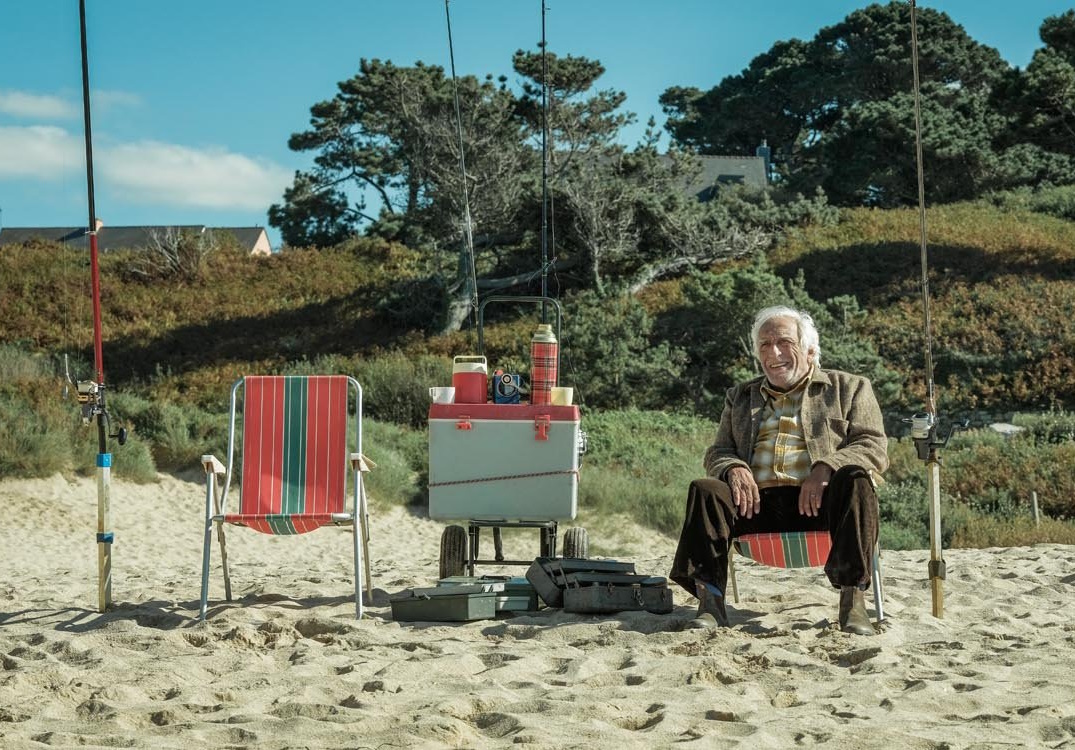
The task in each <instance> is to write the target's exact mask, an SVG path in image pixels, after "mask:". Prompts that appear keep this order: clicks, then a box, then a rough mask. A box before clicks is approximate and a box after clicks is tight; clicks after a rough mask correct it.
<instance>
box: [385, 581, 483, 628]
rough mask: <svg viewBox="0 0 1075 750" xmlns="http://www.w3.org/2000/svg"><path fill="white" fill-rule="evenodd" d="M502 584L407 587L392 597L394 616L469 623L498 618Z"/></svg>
mask: <svg viewBox="0 0 1075 750" xmlns="http://www.w3.org/2000/svg"><path fill="white" fill-rule="evenodd" d="M503 591H504V585H503V583H480V584H478V583H475V584H467V585H458V586H436V587H433V588H418V589H404V590H403V591H401V592H399V593H398V594H393V595H392V596H391V597H390V598H389V603H390V604H391V605H392V619H393V620H397V621H401V622H469V621H471V620H491V619H493V618H494V617H496V605H497V601H496V600H497V596H498V595H501V594H503Z"/></svg>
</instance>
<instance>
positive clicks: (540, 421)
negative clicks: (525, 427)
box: [534, 414, 552, 440]
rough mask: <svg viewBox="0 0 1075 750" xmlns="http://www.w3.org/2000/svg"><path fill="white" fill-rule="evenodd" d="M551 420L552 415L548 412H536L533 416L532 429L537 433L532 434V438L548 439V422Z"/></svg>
mask: <svg viewBox="0 0 1075 750" xmlns="http://www.w3.org/2000/svg"><path fill="white" fill-rule="evenodd" d="M551 421H552V417H550V416H549V415H548V414H538V415H537V416H536V417H534V431H535V432H536V433H537V434H536V435H534V440H548V439H549V423H550V422H551Z"/></svg>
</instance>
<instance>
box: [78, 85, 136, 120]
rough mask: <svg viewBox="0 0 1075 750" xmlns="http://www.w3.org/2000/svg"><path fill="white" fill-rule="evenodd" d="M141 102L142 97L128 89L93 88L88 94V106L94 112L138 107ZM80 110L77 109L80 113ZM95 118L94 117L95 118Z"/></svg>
mask: <svg viewBox="0 0 1075 750" xmlns="http://www.w3.org/2000/svg"><path fill="white" fill-rule="evenodd" d="M141 104H142V97H140V96H138V94H132V93H130V92H128V91H110V90H107V89H101V90H97V89H94V90H93V92H92V93H91V94H90V107H92V111H93V112H94V113H96V112H97V111H98V110H100V111H102V112H105V111H111V110H113V109H123V108H125V107H138V106H141ZM81 112H82V110H81V109H79V113H80V114H81ZM95 119H96V118H95Z"/></svg>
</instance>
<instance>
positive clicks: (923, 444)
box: [903, 413, 970, 461]
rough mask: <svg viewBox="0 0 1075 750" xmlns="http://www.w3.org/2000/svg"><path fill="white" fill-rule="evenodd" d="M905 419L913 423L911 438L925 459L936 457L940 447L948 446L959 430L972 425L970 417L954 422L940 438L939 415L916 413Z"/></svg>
mask: <svg viewBox="0 0 1075 750" xmlns="http://www.w3.org/2000/svg"><path fill="white" fill-rule="evenodd" d="M903 421H904V422H905V423H907V424H910V425H911V439H912V440H914V446H915V451H917V453H918V457H919V458H920V459H921V460H923V461H929V460H930V459H931V457H934V456H935V454H936V450H937V449H938V448H944V447H946V446H947V445H948V441H949V440H951V439H952V435H953V434H954V433H955V432H956V431H957V430H965V429H967V428H968V427H969V426H970V420H969V419H964V420H963V421H962V422H961V423H958V424H957V423H954V422H953V423H952V425H951V426H950V427H949V428H948V434H947V435H945V436H944V437H943V438H940V437H938V435H937V415H935V414H928V413H927V414H915V415H914V416H912V417H910V418H909V419H905V420H903Z"/></svg>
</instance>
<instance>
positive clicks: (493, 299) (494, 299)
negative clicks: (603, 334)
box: [478, 294, 563, 384]
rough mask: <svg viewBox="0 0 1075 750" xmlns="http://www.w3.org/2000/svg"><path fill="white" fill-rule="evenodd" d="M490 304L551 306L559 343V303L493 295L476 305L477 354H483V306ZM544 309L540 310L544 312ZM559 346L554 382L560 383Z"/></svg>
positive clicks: (541, 298)
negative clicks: (534, 303)
mask: <svg viewBox="0 0 1075 750" xmlns="http://www.w3.org/2000/svg"><path fill="white" fill-rule="evenodd" d="M490 302H536V303H540V304H542V305H552V306H553V307H555V308H556V341H557V343H558V344H559V343H560V321H561V319H562V318H563V312H562V310H561V309H560V301H559V300H555V299H553V298H552V297H514V296H512V295H510V294H493V295H490V296H488V297H486V298H485V299H483V300H482V301H481V304H480V305H478V352H479V353H480V354H482V355H484V354H485V336H484V331H485V325H484V321H485V306H486V305H488V304H489V303H490ZM544 309H545V308H544V307H542V310H543V311H544ZM560 348H561V347H560V346H557V347H556V382H557V384H559V382H560Z"/></svg>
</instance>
